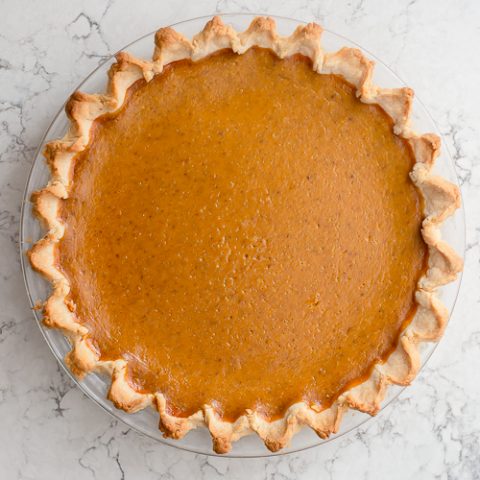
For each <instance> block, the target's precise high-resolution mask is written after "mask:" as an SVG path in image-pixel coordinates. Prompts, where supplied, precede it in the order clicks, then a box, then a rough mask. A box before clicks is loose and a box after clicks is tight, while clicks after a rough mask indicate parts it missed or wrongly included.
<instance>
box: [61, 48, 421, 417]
mask: <svg viewBox="0 0 480 480" xmlns="http://www.w3.org/2000/svg"><path fill="white" fill-rule="evenodd" d="M91 138H92V139H91V143H90V145H89V148H88V149H87V150H85V151H84V152H82V153H80V154H78V155H77V157H76V159H75V167H74V170H75V171H74V178H73V183H72V189H71V192H70V197H69V199H68V200H66V201H65V202H64V205H63V212H62V216H63V218H64V221H65V224H66V232H65V236H64V238H63V239H62V240H61V242H60V245H59V257H58V258H59V260H58V261H59V265H60V266H61V268H62V269H63V271H64V273H65V275H66V276H67V278H68V279H69V281H70V283H71V287H72V290H71V298H72V300H73V301H74V304H75V305H76V310H75V312H76V315H77V317H78V320H79V321H80V322H82V323H84V324H85V325H86V326H87V327H88V329H89V331H90V340H91V343H92V346H93V348H95V349H96V350H97V351H98V352H99V353H100V355H101V358H102V359H104V360H110V359H117V358H121V357H123V358H124V359H126V360H127V361H128V362H129V370H128V377H129V382H130V383H131V385H132V386H133V387H134V388H135V389H136V390H138V391H142V392H162V393H163V394H164V395H165V397H166V399H167V403H168V408H169V410H170V412H171V413H173V414H175V415H178V416H187V415H190V414H192V413H194V412H196V411H197V410H199V409H200V408H202V406H204V405H205V404H210V405H213V406H214V407H215V408H216V409H217V411H218V413H219V415H220V416H222V417H223V418H225V419H228V420H233V419H235V418H237V417H238V416H240V415H242V414H243V413H244V412H245V410H246V409H248V408H250V409H257V410H258V411H260V412H262V413H263V414H264V415H265V416H266V417H267V418H269V419H273V418H278V417H279V416H281V415H283V414H284V412H285V410H286V409H287V408H288V407H289V406H290V405H292V404H293V403H296V402H299V401H301V400H304V401H306V402H307V403H308V404H310V405H316V406H317V407H318V408H325V407H328V406H329V405H330V404H331V403H332V402H333V401H334V400H335V399H336V398H337V397H338V395H339V394H340V393H341V392H342V391H344V390H346V389H347V388H349V387H351V386H353V385H355V384H357V383H359V382H361V381H362V380H364V379H365V378H366V377H367V376H368V375H369V373H370V371H371V369H372V367H373V365H374V363H376V362H378V361H382V360H384V359H385V358H386V357H387V356H388V355H389V353H390V352H391V351H392V350H393V349H394V348H395V346H396V343H397V341H398V337H399V333H400V331H401V330H402V328H404V327H405V325H406V324H407V323H408V322H409V321H410V320H411V318H412V316H413V315H414V313H415V309H416V306H415V302H414V297H413V294H414V291H415V288H416V283H417V281H418V279H419V277H420V276H421V275H422V274H423V272H424V271H425V266H426V260H427V248H426V245H425V244H424V242H423V240H422V238H421V234H420V226H421V221H422V200H421V198H420V195H419V193H418V191H417V189H416V188H415V187H414V185H413V184H412V182H411V181H410V178H409V175H408V174H409V171H410V170H411V168H412V166H413V164H414V157H413V153H412V151H411V148H410V146H409V145H408V144H407V142H406V141H405V140H403V139H400V138H399V137H397V136H395V135H394V134H393V132H392V120H391V119H390V117H389V116H388V115H386V114H385V112H384V111H383V110H382V109H381V108H380V107H378V106H375V105H366V104H362V103H361V102H360V101H358V100H357V99H356V97H355V91H354V88H353V87H352V86H351V85H350V84H348V83H347V82H346V81H345V80H343V79H342V78H340V77H338V76H335V75H319V74H317V73H315V72H313V71H312V67H311V63H310V61H309V60H307V59H306V58H304V57H301V56H299V55H297V56H294V57H291V58H288V59H285V60H280V59H278V58H277V57H276V56H275V55H274V54H273V53H272V52H271V51H269V50H263V49H259V48H253V49H250V50H249V51H248V52H247V53H245V54H243V55H236V54H234V53H232V52H231V51H226V50H225V51H221V52H218V53H216V54H214V55H211V56H209V57H207V58H205V59H203V60H201V61H198V62H196V63H192V62H191V61H186V60H185V61H179V62H176V63H174V64H171V65H169V66H167V67H166V68H165V70H164V72H163V73H162V74H161V75H158V76H156V77H155V78H154V79H153V80H152V81H150V82H149V83H145V82H144V81H139V82H137V83H136V84H135V85H134V86H133V87H131V88H130V90H129V94H128V100H127V101H126V102H125V105H124V106H123V108H122V109H121V111H119V112H118V113H116V114H114V115H108V116H104V117H102V118H100V119H99V120H97V121H96V122H95V125H94V127H93V128H92V137H91Z"/></svg>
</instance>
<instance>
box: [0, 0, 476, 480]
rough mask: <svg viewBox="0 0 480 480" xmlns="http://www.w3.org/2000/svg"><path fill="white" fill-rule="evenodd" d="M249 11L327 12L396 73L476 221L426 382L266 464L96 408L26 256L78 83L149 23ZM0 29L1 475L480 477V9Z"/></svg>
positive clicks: (165, 14) (280, 5)
mask: <svg viewBox="0 0 480 480" xmlns="http://www.w3.org/2000/svg"><path fill="white" fill-rule="evenodd" d="M239 11H247V12H263V13H271V14H277V15H285V16H290V17H295V18H299V19H305V20H316V21H318V22H319V23H321V24H323V25H324V26H325V27H327V28H329V29H331V30H333V31H335V32H337V33H340V34H343V35H345V36H347V37H348V38H351V39H352V40H354V41H356V42H358V43H359V44H361V45H362V46H364V47H365V48H366V49H367V50H370V51H371V52H373V53H374V54H376V55H377V56H378V57H380V58H382V59H383V60H384V61H385V63H386V64H387V65H389V66H391V67H392V68H393V70H395V71H396V72H397V73H398V74H399V75H400V76H401V77H402V78H403V79H404V80H405V81H406V82H407V83H408V84H409V85H410V86H412V87H413V88H414V89H415V91H416V93H417V94H418V96H419V97H420V98H421V99H422V100H423V102H424V103H425V104H426V106H427V108H428V110H429V111H430V113H431V114H432V116H433V117H434V118H435V120H436V122H437V123H438V126H439V128H440V130H441V132H442V134H443V135H444V139H445V141H446V143H447V146H448V148H449V149H450V151H451V153H452V156H453V158H454V161H455V164H456V167H457V172H458V174H459V177H460V180H461V184H462V193H463V198H464V203H465V208H466V215H467V244H468V245H467V252H466V268H465V273H464V279H463V285H462V289H461V293H460V298H459V300H458V304H457V308H456V310H455V313H454V315H453V317H452V319H451V322H450V325H449V327H448V329H447V332H446V335H445V337H444V339H443V340H442V342H441V343H440V346H439V348H438V349H437V350H436V352H435V354H434V356H433V357H432V359H431V360H430V362H429V364H428V366H427V368H425V369H424V370H423V371H422V373H421V375H420V376H419V378H418V379H417V380H416V382H415V383H414V385H413V386H411V387H409V388H408V389H407V390H406V391H405V392H404V393H403V394H402V395H401V396H400V398H399V399H398V400H397V401H396V402H394V404H393V405H392V406H390V407H389V408H387V409H386V410H385V411H384V412H382V413H381V414H380V415H379V417H378V418H377V419H376V420H374V421H372V422H369V423H368V424H367V425H366V426H365V427H362V428H360V429H358V430H357V431H355V432H354V433H352V434H349V435H347V436H344V437H342V438H341V439H339V440H337V441H335V442H331V443H329V444H326V445H324V446H322V447H321V448H316V449H312V450H309V451H306V452H303V453H298V454H293V455H289V456H285V457H277V458H270V459H256V460H235V459H224V458H210V457H204V456H201V455H193V454H190V453H186V452H182V451H179V450H176V449H173V448H168V447H165V446H162V445H159V444H157V443H155V442H153V441H151V440H148V439H146V438H144V437H142V436H140V435H138V434H136V433H135V432H133V431H131V430H129V429H128V428H126V427H125V426H124V425H123V424H120V423H118V422H117V421H114V420H112V418H111V417H109V416H107V415H106V414H105V413H104V412H102V411H101V410H100V409H99V408H97V407H96V406H94V405H93V404H92V403H91V401H90V400H88V399H87V398H85V397H84V396H83V394H82V393H81V392H80V391H79V390H78V389H77V388H75V387H74V386H73V385H72V384H71V382H70V381H69V379H68V378H67V377H66V376H65V374H64V373H63V372H62V370H61V369H60V368H59V366H58V365H57V363H56V361H55V359H54V358H53V356H52V355H51V353H50V351H49V349H48V347H47V345H46V344H45V342H44V340H43V338H42V336H41V334H40V332H39V331H38V328H37V326H36V325H35V323H34V320H33V318H32V314H31V312H30V310H29V306H28V303H27V298H26V295H25V291H24V285H23V280H22V277H21V272H20V265H19V258H18V250H17V240H18V227H19V218H20V205H21V198H22V192H23V188H24V184H25V181H26V178H27V175H28V171H29V168H30V165H31V162H32V159H33V153H34V151H35V149H36V148H37V146H38V144H39V142H40V141H41V137H42V135H43V132H44V131H45V129H46V128H47V127H48V125H49V123H50V121H51V119H52V117H53V116H54V114H55V113H56V111H57V110H58V108H59V107H60V106H61V104H62V103H63V101H64V100H65V98H66V97H67V95H68V94H69V93H71V91H72V90H73V89H74V87H75V85H77V84H78V83H79V81H80V80H81V79H82V78H84V77H85V76H86V75H87V74H88V73H89V72H90V71H91V70H92V69H93V68H94V67H96V66H97V65H98V64H99V62H101V61H102V60H103V59H105V58H106V57H108V56H109V55H110V54H112V53H113V52H115V51H117V50H118V49H120V48H121V47H122V46H123V45H125V44H127V43H129V42H131V41H132V40H134V39H135V38H137V37H139V36H140V35H142V34H144V33H145V32H149V31H152V30H154V29H155V28H157V27H159V26H161V25H166V24H170V23H173V22H175V21H178V20H183V19H187V18H191V17H195V16H199V15H206V14H210V13H214V12H239ZM0 26H1V28H0V252H1V255H0V306H1V311H0V418H1V421H2V423H1V428H0V445H1V448H0V478H2V479H3V478H5V479H35V480H38V479H49V480H55V479H64V478H82V479H83V478H85V479H95V480H96V479H102V480H109V479H115V480H121V479H125V480H129V479H143V478H145V479H150V478H161V479H183V478H202V479H217V478H228V479H247V478H248V479H249V480H256V479H273V478H278V479H292V480H293V479H314V478H322V479H323V478H326V479H375V478H389V479H392V480H393V479H402V480H403V479H409V478H415V479H461V480H468V479H478V478H480V449H479V445H480V408H479V407H478V405H479V404H480V382H478V371H479V369H480V325H479V324H478V319H479V316H480V248H479V240H480V157H479V153H478V152H479V151H480V108H479V105H480V93H479V87H478V85H480V57H479V56H478V53H477V51H476V47H477V45H478V44H479V43H480V3H479V2H477V1H475V0H457V1H456V2H450V1H446V0H442V1H439V0H411V1H398V2H384V1H381V0H358V1H347V0H337V1H334V0H325V1H319V0H290V1H283V2H275V1H274V0H269V1H267V0H262V1H260V0H252V1H249V0H218V1H215V0H196V1H193V0H192V1H189V2H185V1H184V2H182V1H179V0H163V1H161V2H160V1H158V2H154V1H152V0H136V1H135V2H131V1H129V0H109V1H93V0H90V1H89V0H85V1H79V0H75V1H71V2H64V1H60V0H57V1H53V0H50V1H48V2H30V1H28V0H16V1H15V2H13V1H8V0H4V1H0Z"/></svg>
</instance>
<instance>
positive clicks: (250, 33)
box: [28, 17, 462, 453]
mask: <svg viewBox="0 0 480 480" xmlns="http://www.w3.org/2000/svg"><path fill="white" fill-rule="evenodd" d="M321 34H322V29H321V27H319V26H318V25H316V24H313V23H312V24H308V25H305V26H300V27H298V28H297V29H296V30H295V32H293V34H292V35H291V36H289V37H280V36H279V35H278V34H277V32H276V28H275V23H274V21H273V20H272V19H270V18H264V17H258V18H256V19H254V20H253V22H252V23H251V24H250V26H249V27H248V29H247V30H246V31H244V32H241V33H237V32H235V31H234V30H233V29H232V28H231V27H230V26H227V25H224V24H223V22H222V21H221V19H220V18H219V17H214V18H213V19H212V20H210V21H209V22H208V23H207V24H206V26H205V28H204V30H203V31H202V32H200V33H199V34H198V35H196V36H195V37H194V38H193V40H192V41H190V40H188V39H187V38H185V37H183V36H182V35H180V34H179V33H177V32H175V31H174V30H173V29H171V28H162V29H160V30H159V31H158V32H157V33H156V35H155V51H154V55H153V61H151V62H149V61H145V60H140V59H137V58H135V57H133V56H131V55H129V54H127V53H119V54H118V55H117V57H116V58H117V62H116V63H115V64H114V65H113V66H112V67H111V70H110V72H109V84H108V89H107V93H106V94H104V95H89V94H85V93H81V92H76V93H74V94H73V95H72V96H71V98H70V99H69V101H68V103H67V106H66V112H67V115H68V117H69V118H70V122H71V126H70V129H69V131H68V133H67V134H66V136H65V137H64V138H63V139H61V140H58V141H54V142H50V143H49V144H48V145H47V146H46V148H45V157H46V158H47V161H48V163H49V165H50V167H51V180H50V182H49V183H48V185H46V187H45V188H44V189H43V190H41V191H40V192H37V193H36V194H35V195H34V196H33V198H32V200H33V203H34V205H35V211H36V212H37V214H38V216H39V217H40V218H41V219H42V221H43V223H44V224H45V225H46V227H47V230H48V231H47V233H46V235H45V236H44V237H43V238H42V239H40V240H39V241H38V242H37V243H36V244H35V245H34V246H33V247H32V249H31V250H30V251H29V253H28V256H29V258H30V261H31V263H32V265H33V267H34V268H35V269H36V270H38V271H39V272H40V273H42V274H43V275H44V276H45V277H46V278H47V279H48V280H49V281H50V282H51V284H52V293H51V296H50V297H49V298H48V299H47V301H46V302H45V304H44V321H45V324H46V325H48V326H50V327H55V328H60V329H62V330H63V331H64V332H65V334H66V335H67V336H68V338H69V339H70V341H71V343H72V350H71V352H70V353H69V354H68V356H67V358H66V362H67V364H68V365H69V367H70V368H71V370H72V371H73V372H74V373H75V374H76V375H78V376H82V375H85V374H86V373H88V372H91V371H92V370H101V371H104V372H106V373H107V374H109V375H110V376H111V378H112V384H111V387H110V391H109V393H108V398H109V399H110V400H111V401H112V402H113V403H114V404H115V405H116V406H117V407H118V408H121V409H123V410H125V411H127V412H135V411H138V410H140V409H142V408H145V407H146V406H148V405H152V406H154V407H155V408H156V409H157V411H158V412H159V415H160V421H159V427H160V429H161V430H162V431H163V433H164V435H165V436H168V437H171V438H176V439H178V438H182V437H183V436H184V435H185V434H186V433H188V432H189V431H190V430H191V429H194V428H197V427H198V426H202V425H205V426H207V428H208V429H209V431H210V433H211V435H212V439H213V448H214V450H215V451H216V452H218V453H226V452H228V451H229V450H230V448H231V444H232V442H233V441H235V440H238V439H239V438H241V437H242V436H244V435H247V434H250V433H252V432H256V433H257V434H258V435H259V436H260V437H261V438H262V440H263V441H264V442H265V445H266V446H267V447H268V448H269V449H270V450H272V451H277V450H279V449H281V448H283V447H284V446H285V445H287V444H288V442H289V441H290V439H291V437H292V436H293V435H294V434H295V432H296V431H297V430H298V429H300V428H301V427H302V426H303V425H307V426H309V427H311V428H312V429H313V430H315V432H316V433H317V434H318V435H319V436H320V437H321V438H326V437H328V436H329V435H330V434H331V433H334V432H336V431H337V430H338V428H339V425H340V422H341V418H342V415H343V413H344V412H345V410H347V409H348V408H354V409H357V410H360V411H362V412H367V413H370V414H371V415H375V413H377V412H378V410H379V409H380V405H381V401H382V400H383V398H384V395H385V391H386V388H387V386H388V385H389V384H397V385H408V384H409V383H410V382H411V381H412V379H413V378H414V377H415V375H416V373H417V371H418V369H419V366H420V356H419V349H418V345H419V343H420V342H422V341H435V340H438V339H439V338H440V336H441V335H442V333H443V330H444V328H445V324H446V321H447V318H448V312H447V311H446V309H445V307H444V306H443V305H442V303H441V302H440V300H439V299H438V298H437V297H436V295H435V289H436V288H437V287H438V286H440V285H444V284H445V283H448V282H450V281H452V280H454V279H455V278H456V275H457V274H458V272H459V271H460V270H461V269H462V261H461V259H460V258H459V257H458V256H457V254H456V253H455V252H454V251H453V249H452V248H451V247H450V246H449V245H448V244H447V243H446V242H445V241H443V240H442V238H441V233H440V226H441V224H442V222H443V221H444V220H445V219H446V218H447V217H449V216H450V215H452V214H453V212H454V211H455V210H456V209H457V208H458V206H459V203H460V196H459V191H458V189H457V187H456V186H454V185H452V184H451V183H449V182H447V181H446V180H444V179H442V178H440V177H438V176H434V175H432V174H431V172H430V171H431V168H432V166H433V164H434V161H435V159H436V158H437V156H438V154H439V149H440V139H439V138H438V137H437V136H436V135H433V134H424V135H417V134H416V133H415V132H413V131H412V130H411V128H410V111H411V106H412V100H413V91H412V90H411V89H409V88H400V89H384V88H380V87H378V86H375V85H373V84H372V72H373V62H372V61H370V60H369V59H367V58H366V57H365V56H364V55H363V54H362V53H361V51H360V50H357V49H352V48H343V49H341V50H339V51H338V52H335V53H327V54H325V53H324V52H323V50H322V48H321V45H320V37H321ZM254 45H257V46H261V47H265V48H270V49H272V50H273V51H274V52H275V53H276V54H277V55H278V56H279V57H281V58H283V57H286V56H289V55H292V54H295V53H301V54H303V55H305V56H308V57H309V58H310V59H311V60H312V63H313V68H314V70H315V71H317V72H318V73H320V74H329V73H333V74H338V75H342V76H343V77H344V78H345V79H346V80H347V81H349V82H350V83H352V84H353V85H354V86H355V87H356V89H357V96H358V97H359V99H360V101H362V102H365V103H375V104H379V105H380V106H381V107H382V108H383V109H384V110H385V111H386V112H387V113H388V114H389V115H390V116H391V117H392V119H393V121H394V132H395V133H396V134H397V135H399V136H401V137H403V138H405V139H407V140H408V141H409V142H410V144H411V146H412V149H413V152H414V154H415V158H416V164H415V167H414V169H413V170H412V172H411V178H412V181H413V182H414V184H415V185H416V186H417V187H418V189H419V190H420V191H421V192H422V195H423V196H424V198H425V219H424V221H423V228H422V234H423V238H424V240H425V242H426V244H427V245H428V248H429V265H428V269H427V272H426V274H425V276H424V277H423V278H422V279H421V280H420V281H419V283H418V289H417V292H416V294H415V298H416V301H417V303H418V311H417V314H416V315H415V317H414V319H413V321H412V322H411V323H410V325H409V326H408V327H407V328H406V329H405V330H404V331H403V332H402V333H401V336H400V339H399V342H398V346H397V348H396V349H395V351H394V352H393V353H392V354H391V355H390V356H389V358H388V360H387V361H385V362H384V363H382V364H376V365H375V366H374V367H373V370H372V373H371V375H370V377H369V378H368V379H367V380H366V381H365V382H363V383H361V384H360V385H357V386H355V387H353V388H351V389H350V390H348V391H346V392H344V393H343V394H341V395H340V396H339V397H338V398H337V400H336V401H335V402H334V403H333V405H332V406H331V407H330V408H328V409H325V410H322V411H318V409H317V408H315V407H314V406H313V407H310V406H308V405H307V404H305V403H303V402H301V403H297V404H294V405H292V406H291V407H290V408H289V409H288V411H287V412H286V414H285V416H284V417H283V418H281V419H280V420H276V421H274V422H268V421H266V420H265V419H264V418H263V417H262V416H261V415H260V414H259V413H258V412H255V411H250V410H249V411H247V412H245V415H243V416H241V417H240V418H238V419H237V420H236V421H235V422H233V423H232V422H227V421H223V420H222V419H220V418H219V417H218V416H217V414H216V412H215V410H214V409H213V408H212V407H211V406H209V405H205V406H204V407H203V408H202V410H200V411H198V412H196V413H195V414H193V415H191V416H190V417H188V418H180V417H175V416H173V415H170V414H169V412H168V410H167V405H166V400H165V397H164V396H163V395H162V394H161V393H154V394H143V393H139V392H137V391H135V390H134V389H133V388H132V387H131V385H130V384H129V383H128V381H127V377H126V368H127V363H126V362H125V360H121V359H119V360H115V361H108V362H107V361H101V360H100V356H99V354H98V352H96V350H95V349H94V347H93V346H92V345H91V344H90V342H89V340H88V331H87V329H86V328H85V327H84V326H83V325H82V324H80V323H78V322H77V321H76V318H75V314H74V305H72V303H71V302H70V301H68V300H67V296H68V293H69V291H70V286H69V284H68V280H67V279H66V278H65V276H64V275H63V274H62V273H61V272H60V271H59V270H58V269H57V267H56V261H55V257H56V245H57V243H58V241H59V240H60V239H61V238H62V236H63V233H64V225H63V223H62V220H61V218H60V217H59V215H58V212H59V209H60V206H61V202H62V201H63V199H65V198H67V197H68V192H69V188H70V183H71V178H72V166H73V158H74V156H75V154H76V153H77V152H79V151H81V150H82V149H84V148H85V146H86V145H87V144H88V142H89V135H90V128H91V125H92V122H93V121H94V120H95V119H96V118H97V117H98V116H100V115H102V114H104V113H107V112H113V111H115V110H116V109H118V108H119V107H121V105H122V104H123V102H124V99H125V94H126V91H127V89H128V88H129V87H130V86H131V85H132V84H133V83H134V82H136V81H137V80H138V79H140V78H144V79H146V80H147V81H150V80H151V79H152V78H153V76H154V75H155V74H158V73H160V72H161V71H162V70H163V67H164V65H166V64H168V63H170V62H172V61H176V60H180V59H184V58H191V59H193V60H197V59H200V58H202V57H204V56H206V55H209V54H210V53H212V52H214V51H216V50H219V49H223V48H231V49H232V50H234V51H235V52H237V53H238V54H242V53H243V52H245V51H246V50H248V49H249V48H250V47H252V46H254Z"/></svg>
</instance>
